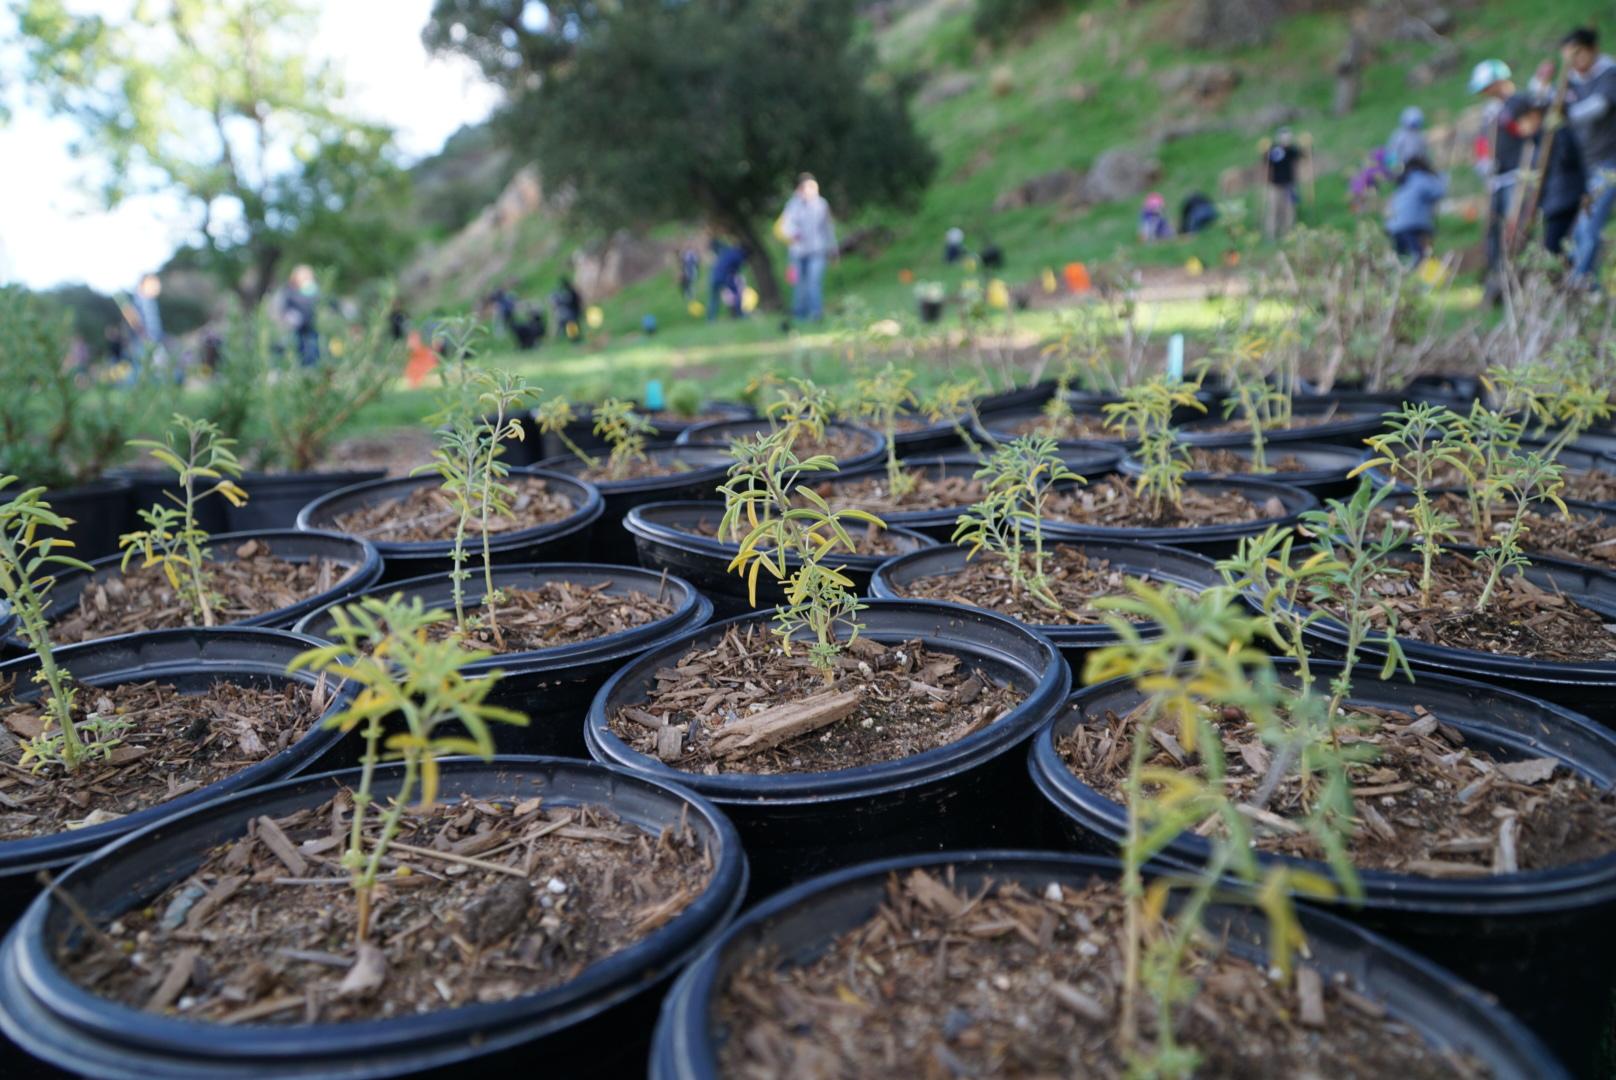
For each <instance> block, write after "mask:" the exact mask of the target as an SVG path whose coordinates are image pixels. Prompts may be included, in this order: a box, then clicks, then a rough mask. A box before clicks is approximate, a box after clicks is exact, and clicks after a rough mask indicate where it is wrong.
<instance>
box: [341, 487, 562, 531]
mask: <svg viewBox="0 0 1616 1080" xmlns="http://www.w3.org/2000/svg"><path fill="white" fill-rule="evenodd" d="M507 483H509V484H510V486H511V487H513V488H515V489H516V498H514V499H513V500H511V504H510V505H511V516H510V517H504V516H501V515H497V514H495V515H491V516H490V519H489V522H488V531H489V532H490V533H494V534H498V533H506V532H515V531H517V530H520V529H532V528H535V527H537V526H539V525H550V524H553V523H555V522H558V521H565V520H566V519H567V518H569V517H571V516H572V515H573V514H574V513H575V512H576V511H577V507H576V506H574V505H573V502H572V500H571V499H569V498H567V497H566V496H565V495H562V494H559V493H557V492H553V491H551V490H550V487H549V485H548V484H546V483H545V482H544V481H543V480H542V479H539V478H538V477H532V476H513V477H510V478H509V479H508V480H507ZM456 521H457V514H456V511H455V508H454V504H453V502H452V501H451V500H450V498H449V496H447V495H445V494H444V493H443V490H442V489H441V488H440V487H438V485H437V484H436V483H427V484H423V485H421V486H419V487H415V488H411V489H410V492H409V494H408V495H404V496H402V497H400V498H397V499H387V500H385V501H383V502H380V503H377V504H376V505H374V506H362V507H359V508H357V509H354V510H350V511H348V512H347V513H345V514H338V515H337V517H336V519H335V521H334V522H333V525H334V526H335V528H336V529H337V531H338V532H345V533H347V534H348V535H350V536H362V537H364V538H365V539H367V540H376V541H380V542H383V543H391V544H401V543H418V542H421V541H428V540H453V539H454V534H455V522H456ZM480 524H481V523H480V522H479V521H477V520H475V519H474V520H473V521H472V522H471V524H470V526H469V527H468V528H467V530H466V535H467V536H468V537H479V536H481V535H482V530H481V528H480Z"/></svg>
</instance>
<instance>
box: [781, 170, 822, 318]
mask: <svg viewBox="0 0 1616 1080" xmlns="http://www.w3.org/2000/svg"><path fill="white" fill-rule="evenodd" d="M780 233H781V235H782V236H783V237H784V239H785V241H786V244H787V245H788V248H789V252H790V255H791V269H792V271H793V274H794V277H795V285H794V288H793V291H792V296H791V315H792V318H794V319H800V320H802V321H805V322H817V321H819V320H820V319H821V318H823V317H824V314H825V294H824V289H825V266H826V264H827V263H829V261H830V259H831V258H832V256H834V255H835V254H836V222H835V220H834V219H833V218H832V216H831V212H830V203H828V202H826V201H825V197H824V196H823V195H821V194H820V193H819V181H817V180H815V179H814V177H813V174H812V173H803V174H802V175H801V176H799V177H797V190H796V192H795V193H794V194H793V195H792V196H791V198H790V200H789V201H788V202H787V203H786V208H785V210H784V211H782V212H781V214H780Z"/></svg>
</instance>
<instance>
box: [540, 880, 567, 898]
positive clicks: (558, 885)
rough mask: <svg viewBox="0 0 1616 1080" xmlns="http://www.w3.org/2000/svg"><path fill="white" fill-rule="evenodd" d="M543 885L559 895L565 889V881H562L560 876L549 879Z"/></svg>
mask: <svg viewBox="0 0 1616 1080" xmlns="http://www.w3.org/2000/svg"><path fill="white" fill-rule="evenodd" d="M544 887H545V888H546V889H548V890H550V892H552V893H553V894H555V895H556V896H560V895H561V894H562V893H564V892H566V891H567V883H566V882H565V881H562V880H561V879H560V878H551V879H550V880H549V881H546V882H545V883H544Z"/></svg>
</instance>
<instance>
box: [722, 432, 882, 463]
mask: <svg viewBox="0 0 1616 1080" xmlns="http://www.w3.org/2000/svg"><path fill="white" fill-rule="evenodd" d="M697 434H698V436H700V441H702V442H712V441H722V442H724V443H731V442H736V441H742V442H754V441H756V440H757V438H758V436H759V435H762V434H765V432H762V431H759V432H757V433H756V434H748V435H746V436H745V437H744V438H743V439H740V440H737V439H735V438H733V437H731V436H727V435H725V436H720V435H719V434H717V433H714V434H712V435H707V436H701V433H699V432H698V433H697ZM873 449H874V446H873V445H872V444H871V442H870V439H869V436H867V435H860V434H858V433H857V432H853V431H844V430H843V429H841V428H826V429H825V434H824V437H823V438H819V439H811V438H804V437H801V436H799V437H798V438H797V441H796V442H794V443H792V444H791V452H792V453H793V454H795V455H796V457H797V460H798V461H806V460H807V459H809V458H811V457H818V456H819V455H821V454H824V455H827V456H829V457H831V458H833V459H834V460H836V461H848V460H851V459H852V458H856V457H860V456H861V455H864V454H868V453H869V452H870V451H871V450H873Z"/></svg>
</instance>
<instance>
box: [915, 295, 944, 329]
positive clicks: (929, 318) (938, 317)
mask: <svg viewBox="0 0 1616 1080" xmlns="http://www.w3.org/2000/svg"><path fill="white" fill-rule="evenodd" d="M915 303H916V306H917V307H918V309H919V311H920V321H921V322H923V323H926V324H927V325H930V324H932V323H938V322H941V321H942V320H943V302H942V301H941V300H917V301H916V302H915Z"/></svg>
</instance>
